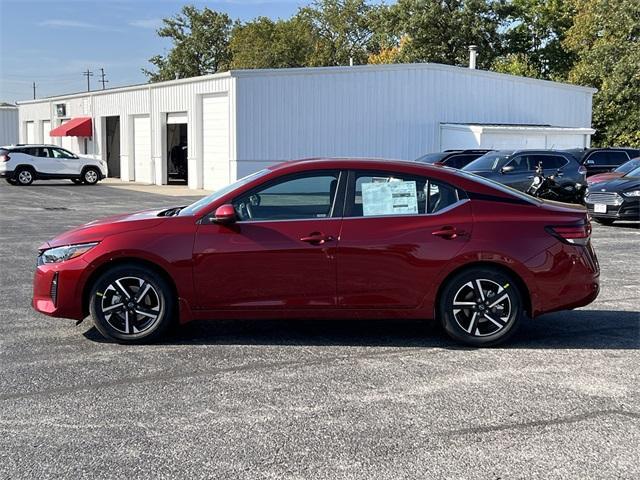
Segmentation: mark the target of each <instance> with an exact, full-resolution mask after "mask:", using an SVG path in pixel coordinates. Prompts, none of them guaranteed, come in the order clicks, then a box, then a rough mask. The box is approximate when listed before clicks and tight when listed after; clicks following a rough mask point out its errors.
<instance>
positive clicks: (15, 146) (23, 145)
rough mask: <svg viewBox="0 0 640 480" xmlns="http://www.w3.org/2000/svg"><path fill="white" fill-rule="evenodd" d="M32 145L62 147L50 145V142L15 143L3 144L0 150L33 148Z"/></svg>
mask: <svg viewBox="0 0 640 480" xmlns="http://www.w3.org/2000/svg"><path fill="white" fill-rule="evenodd" d="M34 147H56V148H63V147H61V146H60V145H52V144H50V143H16V144H15V145H5V146H2V147H0V148H1V149H2V150H15V149H16V148H34Z"/></svg>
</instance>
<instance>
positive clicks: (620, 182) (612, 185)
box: [590, 177, 640, 192]
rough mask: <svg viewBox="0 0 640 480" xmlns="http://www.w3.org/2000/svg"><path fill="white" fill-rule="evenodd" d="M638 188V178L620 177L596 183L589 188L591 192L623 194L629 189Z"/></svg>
mask: <svg viewBox="0 0 640 480" xmlns="http://www.w3.org/2000/svg"><path fill="white" fill-rule="evenodd" d="M638 187H640V178H637V177H630V178H628V177H620V178H614V179H612V180H608V181H606V182H601V183H598V184H597V185H593V186H592V187H591V190H590V191H591V192H624V191H625V190H629V189H631V188H638Z"/></svg>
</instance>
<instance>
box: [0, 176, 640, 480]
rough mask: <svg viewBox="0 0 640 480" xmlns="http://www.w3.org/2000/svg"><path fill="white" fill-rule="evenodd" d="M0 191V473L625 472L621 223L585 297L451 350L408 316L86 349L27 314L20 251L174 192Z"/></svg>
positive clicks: (60, 327)
mask: <svg viewBox="0 0 640 480" xmlns="http://www.w3.org/2000/svg"><path fill="white" fill-rule="evenodd" d="M193 200H194V198H193V197H191V198H187V199H184V200H183V199H182V198H180V197H176V196H171V197H170V196H161V195H156V194H151V193H148V192H146V191H145V192H140V191H136V190H131V189H121V188H115V187H114V186H109V185H98V186H96V187H85V186H74V185H72V184H71V182H38V183H36V184H34V185H33V186H31V187H12V186H10V185H8V184H5V183H4V182H2V184H1V185H0V205H1V206H2V214H1V216H0V252H1V253H2V254H1V255H0V272H1V273H0V280H1V288H2V292H3V294H2V295H1V296H0V386H1V388H0V478H12V479H15V478H39V479H40V478H74V479H76V478H92V479H93V478H153V479H156V478H172V479H173V478H218V479H232V478H233V479H236V478H239V479H242V478H302V479H314V478H317V479H331V478H348V479H352V478H353V479H355V478H358V479H371V478H385V479H386V478H420V479H423V478H485V479H497V478H502V479H511V478H547V479H548V478H581V479H583V478H597V479H605V478H629V479H631V478H640V448H639V445H640V375H639V373H640V361H639V360H640V355H639V352H640V257H639V253H640V248H639V246H640V229H638V228H636V227H635V226H634V225H632V224H626V225H623V226H619V227H603V226H600V225H595V226H594V233H593V238H594V246H595V249H596V252H597V254H598V257H599V260H600V264H601V268H602V279H601V284H602V292H601V294H600V296H599V298H598V299H597V300H596V302H595V303H593V304H592V305H589V306H587V307H585V308H582V309H579V310H575V311H569V312H560V313H554V314H549V315H546V316H543V317H540V318H539V319H537V320H535V321H532V322H527V324H526V325H525V326H524V327H523V328H522V329H521V330H520V332H519V333H518V335H517V337H516V338H515V339H514V340H513V341H512V342H511V343H510V344H509V345H507V346H505V347H502V348H495V349H481V350H478V349H467V348H460V347H457V346H456V345H455V344H453V343H452V342H451V341H449V340H448V339H446V338H445V337H444V335H443V334H442V332H441V331H440V329H439V328H437V327H436V326H435V325H433V324H432V323H428V322H402V321H388V322H382V321H376V322H364V321H347V320H345V321H341V322H312V321H304V322H301V321H298V322H295V321H269V322H267V321H260V322H251V321H236V322H203V323H199V324H192V325H190V326H188V327H186V328H183V329H182V330H180V331H179V332H178V333H177V334H175V335H174V336H173V337H171V338H170V339H169V340H168V341H167V342H166V343H164V344H160V345H151V346H121V345H117V344H111V343H106V342H103V341H102V340H101V337H100V336H99V334H98V333H97V332H96V331H95V329H94V328H93V327H92V325H91V322H90V321H85V322H84V323H82V324H80V325H79V326H75V323H74V322H73V321H70V320H62V319H53V318H48V317H46V316H43V315H40V314H38V313H36V312H35V311H33V310H32V309H31V307H30V298H31V278H32V274H33V270H34V268H35V256H36V248H37V247H38V246H39V245H40V244H41V243H42V242H43V241H45V240H47V239H48V238H50V237H52V236H54V235H55V234H57V233H59V232H61V231H63V230H66V229H68V228H70V227H72V226H75V225H78V224H81V223H84V222H87V221H90V220H93V219H95V218H97V217H102V216H106V215H109V214H112V213H118V212H126V211H133V210H139V209H143V208H146V207H156V206H164V205H166V206H170V205H179V204H185V203H190V202H192V201H193Z"/></svg>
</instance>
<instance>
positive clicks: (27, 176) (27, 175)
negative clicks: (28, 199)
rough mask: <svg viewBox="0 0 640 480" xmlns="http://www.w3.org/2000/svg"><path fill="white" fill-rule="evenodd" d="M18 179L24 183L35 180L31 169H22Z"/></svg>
mask: <svg viewBox="0 0 640 480" xmlns="http://www.w3.org/2000/svg"><path fill="white" fill-rule="evenodd" d="M18 181H19V182H20V183H23V184H25V185H27V184H29V183H31V182H32V181H33V175H32V174H31V172H30V171H29V170H22V171H21V172H20V173H19V174H18Z"/></svg>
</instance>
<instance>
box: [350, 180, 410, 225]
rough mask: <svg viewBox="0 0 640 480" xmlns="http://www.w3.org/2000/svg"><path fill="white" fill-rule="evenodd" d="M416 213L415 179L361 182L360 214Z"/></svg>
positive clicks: (366, 215)
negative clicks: (407, 180) (408, 180)
mask: <svg viewBox="0 0 640 480" xmlns="http://www.w3.org/2000/svg"><path fill="white" fill-rule="evenodd" d="M412 213H418V195H417V187H416V182H415V181H410V182H403V181H393V182H385V183H382V182H372V183H363V184H362V214H363V215H364V216H365V217H368V216H374V215H407V214H412Z"/></svg>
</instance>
